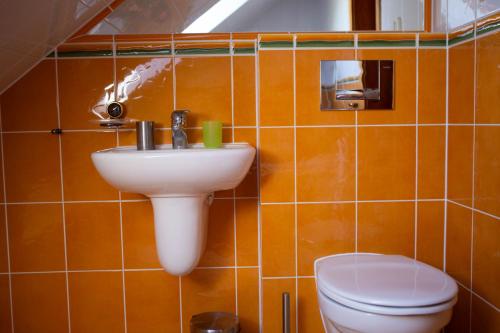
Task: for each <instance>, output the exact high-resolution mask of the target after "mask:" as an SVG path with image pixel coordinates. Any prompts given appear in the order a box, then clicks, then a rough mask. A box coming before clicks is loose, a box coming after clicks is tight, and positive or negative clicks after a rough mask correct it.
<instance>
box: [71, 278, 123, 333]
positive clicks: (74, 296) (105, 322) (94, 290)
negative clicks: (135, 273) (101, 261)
mask: <svg viewBox="0 0 500 333" xmlns="http://www.w3.org/2000/svg"><path fill="white" fill-rule="evenodd" d="M69 290H70V299H69V303H70V304H69V308H70V316H71V332H73V333H83V332H96V333H99V332H103V333H104V332H123V329H124V318H123V289H122V273H121V272H84V273H69Z"/></svg>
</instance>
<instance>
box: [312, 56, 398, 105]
mask: <svg viewBox="0 0 500 333" xmlns="http://www.w3.org/2000/svg"><path fill="white" fill-rule="evenodd" d="M320 82H321V106H320V107H321V111H331V110H374V109H377V110H391V109H393V100H394V99H393V96H394V83H393V82H394V62H393V61H392V60H362V61H358V60H323V61H321V73H320Z"/></svg>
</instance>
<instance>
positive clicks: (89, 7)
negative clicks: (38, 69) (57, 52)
mask: <svg viewBox="0 0 500 333" xmlns="http://www.w3.org/2000/svg"><path fill="white" fill-rule="evenodd" d="M112 2H113V0H2V1H0V68H1V70H0V94H1V93H2V92H3V91H4V90H6V89H7V88H8V87H9V86H10V85H11V84H12V83H13V82H15V81H16V80H17V79H18V78H20V77H21V76H23V75H24V74H25V73H26V72H27V71H29V70H30V69H31V68H32V67H33V66H34V65H36V64H37V63H38V62H39V61H40V60H41V59H42V58H43V57H45V56H46V55H47V54H48V53H50V52H51V51H52V50H53V49H54V48H55V47H56V46H57V45H59V44H60V43H61V42H63V41H64V40H65V39H66V38H68V37H70V36H71V35H72V34H73V33H75V32H76V31H77V30H78V29H79V28H80V27H82V26H83V25H84V24H85V23H86V22H88V21H89V20H90V19H92V18H93V17H94V16H95V15H96V14H97V13H99V12H100V11H101V10H103V9H104V8H105V7H106V6H108V5H109V4H110V3H112Z"/></svg>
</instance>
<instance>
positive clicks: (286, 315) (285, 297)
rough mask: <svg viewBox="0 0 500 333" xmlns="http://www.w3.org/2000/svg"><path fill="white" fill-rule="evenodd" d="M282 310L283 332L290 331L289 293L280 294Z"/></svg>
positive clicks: (288, 332)
mask: <svg viewBox="0 0 500 333" xmlns="http://www.w3.org/2000/svg"><path fill="white" fill-rule="evenodd" d="M281 300H282V312H283V318H282V319H283V333H290V294H289V293H287V292H284V293H283V294H281Z"/></svg>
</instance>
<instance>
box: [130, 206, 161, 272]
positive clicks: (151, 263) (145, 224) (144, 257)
mask: <svg viewBox="0 0 500 333" xmlns="http://www.w3.org/2000/svg"><path fill="white" fill-rule="evenodd" d="M122 223H123V256H124V261H125V267H126V268H159V267H160V263H159V261H158V256H157V254H156V241H155V230H154V220H153V207H152V206H151V202H150V201H149V200H148V201H144V202H124V203H122Z"/></svg>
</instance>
